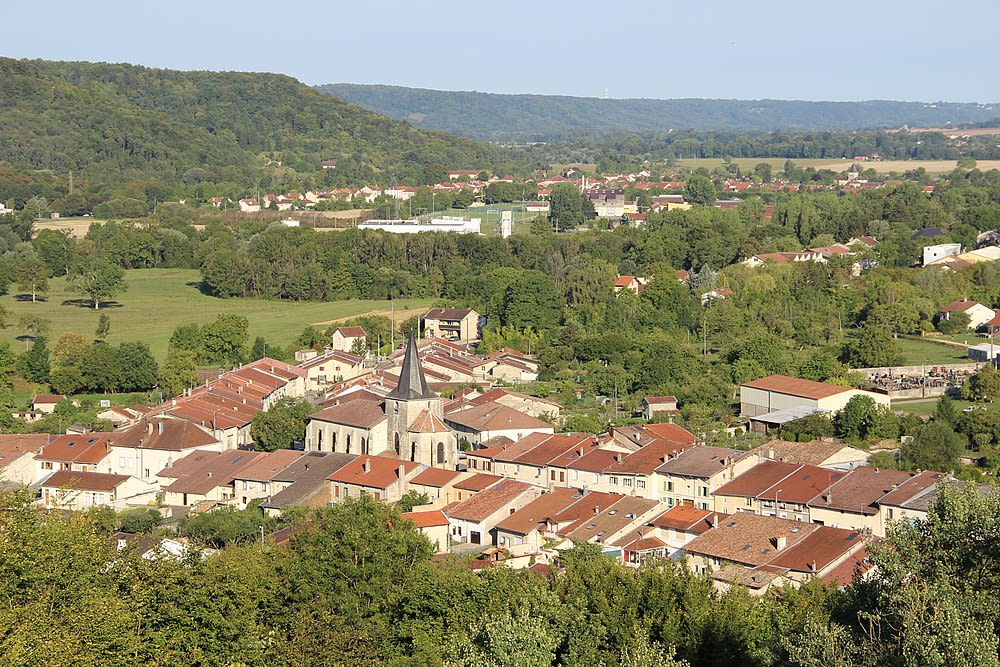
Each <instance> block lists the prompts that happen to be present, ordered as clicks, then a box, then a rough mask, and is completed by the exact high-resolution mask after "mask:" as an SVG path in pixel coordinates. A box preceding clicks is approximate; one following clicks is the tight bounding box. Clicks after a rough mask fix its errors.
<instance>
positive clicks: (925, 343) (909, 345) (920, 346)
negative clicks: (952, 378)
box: [896, 338, 969, 366]
mask: <svg viewBox="0 0 1000 667" xmlns="http://www.w3.org/2000/svg"><path fill="white" fill-rule="evenodd" d="M896 342H897V343H898V344H899V349H900V350H901V351H902V353H903V365H905V366H916V365H917V364H923V363H927V364H961V363H967V362H968V361H969V355H968V353H967V352H966V351H965V350H964V349H962V348H960V347H955V346H954V345H945V344H943V343H934V342H932V340H931V339H924V340H914V339H912V338H900V339H898V340H897V341H896Z"/></svg>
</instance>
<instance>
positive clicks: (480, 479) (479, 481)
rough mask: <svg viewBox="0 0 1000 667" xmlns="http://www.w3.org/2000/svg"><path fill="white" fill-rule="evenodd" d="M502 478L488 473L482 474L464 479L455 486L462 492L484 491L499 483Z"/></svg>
mask: <svg viewBox="0 0 1000 667" xmlns="http://www.w3.org/2000/svg"><path fill="white" fill-rule="evenodd" d="M501 479H503V478H502V477H498V476H497V475H489V474H487V473H484V472H481V473H478V474H475V475H473V476H472V477H469V478H467V479H463V480H462V481H461V482H458V483H457V484H455V488H456V489H461V490H462V491H482V490H483V489H485V488H487V487H488V486H490V485H491V484H495V483H496V482H499V481H500V480H501Z"/></svg>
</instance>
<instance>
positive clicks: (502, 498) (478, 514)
mask: <svg viewBox="0 0 1000 667" xmlns="http://www.w3.org/2000/svg"><path fill="white" fill-rule="evenodd" d="M531 488H533V487H532V486H531V485H530V484H527V483H525V482H519V481H517V480H513V479H503V480H501V481H499V482H497V483H496V484H493V485H492V486H490V487H489V488H486V489H483V490H482V491H480V492H479V493H476V494H475V495H473V496H472V497H471V498H466V499H465V500H463V501H461V502H458V503H455V504H454V505H451V506H449V507H448V508H447V511H446V513H447V515H448V517H449V518H452V519H460V520H463V521H473V522H480V521H484V520H486V519H487V518H489V517H490V516H491V515H493V514H495V513H496V512H499V511H500V510H502V509H503V508H505V507H507V506H508V505H510V504H511V503H512V502H514V501H515V500H516V499H517V498H518V497H519V496H521V494H523V493H525V492H527V491H528V490H530V489H531Z"/></svg>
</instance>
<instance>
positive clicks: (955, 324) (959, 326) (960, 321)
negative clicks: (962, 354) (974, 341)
mask: <svg viewBox="0 0 1000 667" xmlns="http://www.w3.org/2000/svg"><path fill="white" fill-rule="evenodd" d="M969 321H970V320H969V315H968V313H950V314H949V316H948V317H940V316H939V317H937V318H936V319H935V321H934V326H935V327H937V330H938V331H940V332H941V333H943V334H956V333H968V332H969Z"/></svg>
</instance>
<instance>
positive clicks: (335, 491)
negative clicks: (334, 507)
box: [333, 486, 340, 498]
mask: <svg viewBox="0 0 1000 667" xmlns="http://www.w3.org/2000/svg"><path fill="white" fill-rule="evenodd" d="M333 497H334V498H339V497H340V487H339V486H335V487H333Z"/></svg>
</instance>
